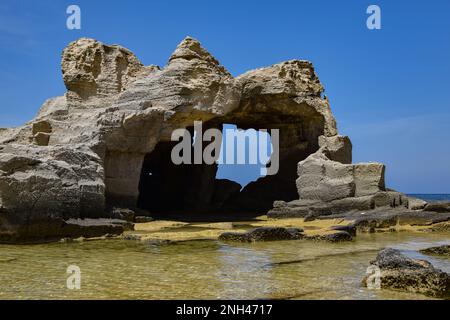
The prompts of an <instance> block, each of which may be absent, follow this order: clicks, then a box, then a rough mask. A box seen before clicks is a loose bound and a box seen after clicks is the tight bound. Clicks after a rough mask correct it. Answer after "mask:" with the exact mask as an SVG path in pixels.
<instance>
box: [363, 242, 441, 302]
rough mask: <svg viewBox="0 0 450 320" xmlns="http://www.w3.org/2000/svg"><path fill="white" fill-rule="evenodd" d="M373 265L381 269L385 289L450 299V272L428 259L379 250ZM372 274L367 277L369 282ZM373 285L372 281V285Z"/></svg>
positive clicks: (366, 281) (365, 282) (381, 278)
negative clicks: (442, 269) (437, 266)
mask: <svg viewBox="0 0 450 320" xmlns="http://www.w3.org/2000/svg"><path fill="white" fill-rule="evenodd" d="M371 265H373V266H375V267H377V268H379V270H380V274H379V276H380V281H381V282H380V284H381V288H382V289H393V290H401V291H409V292H414V293H421V294H424V295H427V296H431V297H436V298H450V275H449V274H447V273H445V272H443V271H441V270H439V269H436V268H434V267H433V265H432V264H431V263H430V262H428V261H425V260H415V259H411V258H409V257H406V256H405V255H403V254H402V253H401V252H400V251H398V250H395V249H384V250H382V251H380V252H379V253H378V256H377V258H376V259H375V260H374V261H372V262H371ZM372 280H373V277H371V275H369V276H367V277H366V278H365V279H364V280H363V284H365V285H368V281H369V282H370V281H372ZM369 285H370V284H369Z"/></svg>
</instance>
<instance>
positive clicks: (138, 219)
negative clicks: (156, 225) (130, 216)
mask: <svg viewBox="0 0 450 320" xmlns="http://www.w3.org/2000/svg"><path fill="white" fill-rule="evenodd" d="M154 220H155V219H154V218H152V217H148V216H136V217H135V218H134V222H136V223H146V222H152V221H154Z"/></svg>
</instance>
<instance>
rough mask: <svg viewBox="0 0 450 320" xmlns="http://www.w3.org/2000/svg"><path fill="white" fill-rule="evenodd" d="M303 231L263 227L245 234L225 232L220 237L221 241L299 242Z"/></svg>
mask: <svg viewBox="0 0 450 320" xmlns="http://www.w3.org/2000/svg"><path fill="white" fill-rule="evenodd" d="M302 232H303V230H301V229H298V228H281V227H261V228H256V229H253V230H250V231H248V232H245V233H239V232H225V233H222V234H221V235H220V236H219V240H220V241H236V242H258V241H280V240H298V239H302V238H303V234H302Z"/></svg>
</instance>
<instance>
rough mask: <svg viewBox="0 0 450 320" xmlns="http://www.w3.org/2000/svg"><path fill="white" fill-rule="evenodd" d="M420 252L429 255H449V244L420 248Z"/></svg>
mask: <svg viewBox="0 0 450 320" xmlns="http://www.w3.org/2000/svg"><path fill="white" fill-rule="evenodd" d="M420 252H422V253H424V254H431V255H439V256H450V245H444V246H439V247H431V248H427V249H422V250H420Z"/></svg>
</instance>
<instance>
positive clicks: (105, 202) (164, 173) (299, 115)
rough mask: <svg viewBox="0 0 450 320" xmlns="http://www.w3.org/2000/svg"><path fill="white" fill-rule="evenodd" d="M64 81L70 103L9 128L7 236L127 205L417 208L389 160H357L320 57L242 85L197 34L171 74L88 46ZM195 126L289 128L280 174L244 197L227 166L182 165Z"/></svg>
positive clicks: (156, 208) (157, 209) (3, 197)
mask: <svg viewBox="0 0 450 320" xmlns="http://www.w3.org/2000/svg"><path fill="white" fill-rule="evenodd" d="M62 73H63V79H64V83H65V85H66V88H67V92H66V94H65V95H64V96H62V97H56V98H52V99H49V100H48V101H46V102H45V103H44V105H43V106H42V107H41V109H40V111H39V113H38V114H37V116H36V118H35V119H33V120H32V121H30V122H28V123H27V124H25V125H23V126H21V127H18V128H9V129H1V130H0V234H1V239H3V240H2V241H7V240H8V239H10V238H11V239H15V237H18V236H19V237H20V236H24V237H26V236H28V235H29V234H27V233H26V232H25V233H24V232H23V228H24V226H25V228H27V227H28V226H33V225H36V224H38V223H40V224H39V225H42V223H41V222H42V221H58V223H61V224H64V223H65V221H67V220H68V219H85V218H101V217H112V216H113V213H114V212H115V211H113V210H111V208H113V207H121V208H131V209H133V208H135V207H140V208H141V209H145V210H148V211H150V213H152V214H158V213H164V212H178V213H189V212H191V213H192V212H205V213H208V212H209V213H211V214H212V213H214V212H238V211H240V212H255V213H258V214H263V213H266V212H267V211H268V210H269V209H272V207H273V202H274V201H275V200H280V201H277V202H276V203H275V208H274V209H273V210H271V214H272V215H273V216H286V215H287V216H305V215H311V214H313V215H317V214H322V213H331V212H332V213H336V211H339V212H342V211H345V210H348V209H355V208H356V209H368V208H374V207H377V206H386V205H388V206H398V205H405V204H407V199H406V197H404V196H403V195H401V194H398V193H396V192H392V191H387V190H386V188H385V183H384V166H383V165H381V164H356V165H353V164H351V162H352V155H351V148H352V147H351V142H350V140H349V139H348V138H347V137H343V136H340V135H339V134H338V131H337V128H336V122H335V119H334V117H333V115H332V113H331V110H330V107H329V102H328V100H327V98H326V97H323V91H324V89H323V86H322V84H321V83H320V81H319V79H318V77H317V75H316V73H315V71H314V68H313V66H312V64H311V63H310V62H307V61H300V60H292V61H287V62H282V63H279V64H276V65H273V66H270V67H267V68H261V69H257V70H253V71H249V72H247V73H245V74H243V75H241V76H239V77H236V78H234V77H233V76H232V75H231V74H230V73H229V72H228V71H227V70H226V69H225V68H224V67H223V66H222V65H221V64H220V63H219V62H218V61H217V60H216V59H215V58H214V57H213V56H212V55H211V54H210V53H209V52H208V51H206V50H205V49H204V48H202V46H201V45H200V43H199V42H198V41H197V40H195V39H192V38H189V37H188V38H186V39H184V40H183V41H182V42H181V43H180V44H179V45H178V47H177V48H176V50H175V52H174V53H173V54H172V56H171V57H170V59H169V60H168V63H167V65H166V66H165V67H164V68H160V67H158V66H144V65H143V64H142V63H141V62H140V61H139V60H138V59H137V58H136V56H135V55H134V54H133V53H132V52H130V51H129V50H127V49H125V48H122V47H120V46H117V45H105V44H102V43H100V42H98V41H96V40H93V39H79V40H78V41H75V42H73V43H71V44H70V45H69V46H68V47H67V48H66V49H65V50H64V52H63V55H62ZM194 121H202V122H203V124H204V128H213V127H214V128H221V127H222V125H223V124H224V123H230V124H236V125H237V126H238V127H239V128H241V129H248V128H254V129H279V130H280V170H279V172H278V174H276V175H273V176H267V177H264V178H261V179H259V180H258V181H256V182H253V183H251V184H249V185H248V186H246V187H245V188H243V189H242V190H240V186H239V185H238V184H236V183H234V182H231V181H226V180H218V179H216V177H215V176H216V171H217V165H206V164H204V165H180V166H176V165H174V164H173V163H172V162H171V161H170V150H171V148H172V146H173V145H174V142H172V141H171V140H170V137H171V133H172V132H173V130H174V129H178V128H188V129H190V130H191V129H192V126H193V123H194ZM298 199H300V200H298ZM111 212H112V213H111ZM30 228H31V227H30ZM56 229H57V228H56ZM30 230H31V229H30ZM32 230H34V231H33V232H32V233H33V236H36V235H39V233H42V235H44V234H45V235H46V236H51V235H52V234H57V235H58V236H59V235H60V233H61V232H60V231H55V230H54V228H50V229H45V228H37V229H32Z"/></svg>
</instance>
